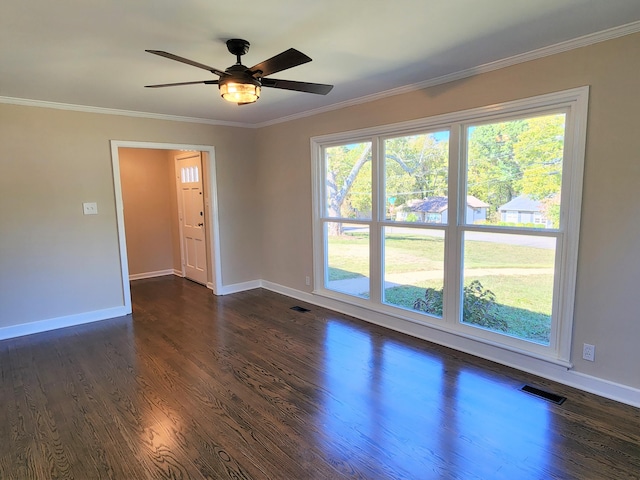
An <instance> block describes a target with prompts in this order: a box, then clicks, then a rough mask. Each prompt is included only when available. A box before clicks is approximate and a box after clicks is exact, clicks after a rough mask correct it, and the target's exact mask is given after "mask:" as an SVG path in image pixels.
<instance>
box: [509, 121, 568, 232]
mask: <svg viewBox="0 0 640 480" xmlns="http://www.w3.org/2000/svg"><path fill="white" fill-rule="evenodd" d="M564 127H565V115H564V114H557V115H548V116H544V117H536V118H531V119H529V121H528V128H527V129H526V130H525V131H523V132H522V134H521V135H520V137H519V139H518V142H517V143H516V144H515V145H514V158H515V161H516V162H517V163H518V165H519V166H520V169H521V170H522V178H521V179H520V180H518V181H517V182H516V183H515V186H516V188H517V189H518V190H519V191H520V193H522V194H525V195H528V196H529V197H531V198H533V199H534V200H539V201H540V202H541V203H542V205H543V214H544V216H545V217H547V218H548V219H550V220H551V221H552V223H553V225H554V227H556V228H557V227H558V226H559V225H560V189H561V186H562V159H563V153H564V152H563V151H564Z"/></svg>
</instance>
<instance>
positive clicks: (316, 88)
mask: <svg viewBox="0 0 640 480" xmlns="http://www.w3.org/2000/svg"><path fill="white" fill-rule="evenodd" d="M262 86H263V87H271V88H281V89H283V90H295V91H296V92H306V93H317V94H318V95H326V94H327V93H329V92H330V91H331V89H332V88H333V85H326V84H324V83H308V82H296V81H294V80H278V79H276V78H263V79H262Z"/></svg>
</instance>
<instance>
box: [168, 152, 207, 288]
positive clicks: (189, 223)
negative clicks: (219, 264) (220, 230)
mask: <svg viewBox="0 0 640 480" xmlns="http://www.w3.org/2000/svg"><path fill="white" fill-rule="evenodd" d="M176 179H177V187H178V188H177V190H178V210H179V215H180V237H181V242H180V243H181V250H182V268H183V273H184V276H185V277H186V278H188V279H190V280H193V281H194V282H198V283H202V284H203V285H206V284H207V253H206V252H207V249H206V247H205V246H206V239H205V226H204V219H205V214H204V193H203V190H202V158H201V153H200V152H188V153H185V154H181V155H178V156H177V157H176Z"/></svg>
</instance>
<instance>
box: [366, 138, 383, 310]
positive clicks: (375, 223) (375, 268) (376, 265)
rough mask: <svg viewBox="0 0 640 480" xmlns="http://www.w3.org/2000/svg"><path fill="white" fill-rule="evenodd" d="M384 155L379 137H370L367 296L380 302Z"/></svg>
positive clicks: (373, 300)
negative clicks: (369, 217) (369, 218)
mask: <svg viewBox="0 0 640 480" xmlns="http://www.w3.org/2000/svg"><path fill="white" fill-rule="evenodd" d="M383 157H384V155H383V154H382V147H381V140H380V137H372V138H371V227H370V231H369V282H370V285H369V296H370V299H371V301H372V302H374V303H378V304H379V303H381V302H382V282H383V276H384V273H383V269H384V267H383V263H384V242H383V241H382V223H381V222H382V221H383V220H384V158H383Z"/></svg>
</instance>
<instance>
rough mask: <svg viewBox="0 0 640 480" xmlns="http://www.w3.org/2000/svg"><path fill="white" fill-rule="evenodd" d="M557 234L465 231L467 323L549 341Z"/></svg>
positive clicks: (465, 306)
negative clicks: (534, 234)
mask: <svg viewBox="0 0 640 480" xmlns="http://www.w3.org/2000/svg"><path fill="white" fill-rule="evenodd" d="M555 252H556V239H555V238H553V237H540V236H533V235H510V234H501V233H483V232H465V234H464V271H463V276H464V280H463V285H464V294H463V308H462V310H463V313H462V322H463V323H466V324H469V325H474V326H478V327H483V328H486V329H488V330H492V331H495V332H499V333H503V334H506V335H511V336H513V337H517V338H521V339H523V340H529V341H532V342H536V343H541V344H543V345H549V339H550V335H551V310H552V304H553V281H554V263H555Z"/></svg>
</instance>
